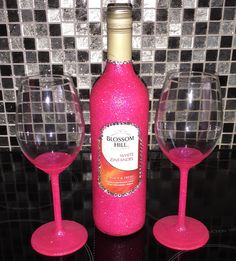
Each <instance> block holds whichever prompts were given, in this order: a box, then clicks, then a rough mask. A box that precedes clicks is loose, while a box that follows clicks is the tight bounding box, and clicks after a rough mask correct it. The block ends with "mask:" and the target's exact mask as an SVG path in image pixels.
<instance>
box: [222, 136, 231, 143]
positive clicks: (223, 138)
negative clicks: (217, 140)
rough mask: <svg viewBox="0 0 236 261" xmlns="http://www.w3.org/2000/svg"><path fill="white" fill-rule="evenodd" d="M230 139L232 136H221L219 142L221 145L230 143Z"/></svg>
mask: <svg viewBox="0 0 236 261" xmlns="http://www.w3.org/2000/svg"><path fill="white" fill-rule="evenodd" d="M231 139H232V135H230V134H223V135H222V139H221V142H222V143H230V142H231Z"/></svg>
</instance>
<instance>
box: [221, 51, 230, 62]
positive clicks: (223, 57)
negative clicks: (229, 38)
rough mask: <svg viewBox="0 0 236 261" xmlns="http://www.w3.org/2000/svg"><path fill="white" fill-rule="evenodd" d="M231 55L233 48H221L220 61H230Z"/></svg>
mask: <svg viewBox="0 0 236 261" xmlns="http://www.w3.org/2000/svg"><path fill="white" fill-rule="evenodd" d="M230 56H231V50H229V49H220V53H219V61H229V60H230Z"/></svg>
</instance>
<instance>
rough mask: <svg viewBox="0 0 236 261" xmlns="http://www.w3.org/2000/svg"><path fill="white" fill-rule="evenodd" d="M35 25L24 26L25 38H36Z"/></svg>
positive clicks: (26, 24)
mask: <svg viewBox="0 0 236 261" xmlns="http://www.w3.org/2000/svg"><path fill="white" fill-rule="evenodd" d="M34 29H35V25H34V24H28V23H25V24H22V32H23V35H24V36H35V32H34Z"/></svg>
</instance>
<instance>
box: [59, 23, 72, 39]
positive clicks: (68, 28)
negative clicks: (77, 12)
mask: <svg viewBox="0 0 236 261" xmlns="http://www.w3.org/2000/svg"><path fill="white" fill-rule="evenodd" d="M61 27H62V35H63V36H67V35H74V34H75V28H74V23H62V25H61Z"/></svg>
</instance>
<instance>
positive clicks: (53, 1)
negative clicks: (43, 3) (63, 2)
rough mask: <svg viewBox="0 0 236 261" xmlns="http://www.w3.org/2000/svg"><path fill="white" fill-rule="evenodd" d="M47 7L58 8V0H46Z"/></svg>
mask: <svg viewBox="0 0 236 261" xmlns="http://www.w3.org/2000/svg"><path fill="white" fill-rule="evenodd" d="M47 3H48V7H49V8H59V7H60V4H59V0H48V1H47Z"/></svg>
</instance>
